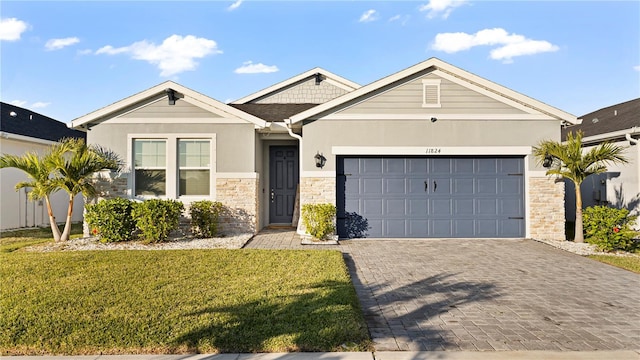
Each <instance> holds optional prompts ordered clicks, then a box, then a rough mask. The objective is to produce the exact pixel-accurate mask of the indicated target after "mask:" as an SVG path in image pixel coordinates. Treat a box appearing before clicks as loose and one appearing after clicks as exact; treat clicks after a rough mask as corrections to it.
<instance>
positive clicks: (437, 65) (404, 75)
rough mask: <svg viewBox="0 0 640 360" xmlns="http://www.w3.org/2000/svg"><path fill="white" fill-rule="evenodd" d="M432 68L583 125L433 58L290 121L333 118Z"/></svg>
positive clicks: (478, 88)
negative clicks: (340, 110) (341, 111)
mask: <svg viewBox="0 0 640 360" xmlns="http://www.w3.org/2000/svg"><path fill="white" fill-rule="evenodd" d="M430 68H431V69H433V72H434V73H437V74H438V75H440V76H443V77H447V78H449V79H450V80H452V81H455V82H458V83H461V84H464V85H465V86H467V87H469V88H472V89H475V90H476V91H479V92H484V93H486V94H488V95H490V96H492V97H494V98H497V99H499V100H500V101H502V102H505V103H508V104H511V105H513V106H516V107H520V108H522V109H524V110H526V111H530V112H531V113H536V112H537V113H542V114H545V116H549V117H551V118H555V119H558V120H561V121H562V122H564V123H569V124H576V123H578V122H579V121H578V120H577V119H576V117H575V116H574V115H571V114H569V113H567V112H564V111H562V110H560V109H557V108H555V107H552V106H550V105H547V104H545V103H543V102H540V101H538V100H535V99H533V98H530V97H528V96H526V95H523V94H521V93H518V92H516V91H513V90H511V89H508V88H506V87H504V86H501V85H498V84H496V83H494V82H491V81H489V80H487V79H484V78H481V77H479V76H477V75H474V74H472V73H470V72H467V71H465V70H462V69H460V68H458V67H455V66H453V65H451V64H448V63H446V62H444V61H442V60H440V59H437V58H430V59H428V60H426V61H423V62H421V63H419V64H416V65H414V66H411V67H409V68H406V69H404V70H402V71H399V72H397V73H395V74H392V75H389V76H387V77H385V78H382V79H380V80H378V81H375V82H372V83H370V84H368V85H365V86H363V87H361V88H359V89H356V90H354V91H352V92H350V93H347V94H345V95H342V96H340V97H338V98H336V99H333V100H331V101H328V102H326V103H324V104H321V105H318V106H316V107H313V108H311V109H309V110H307V111H304V112H302V113H299V114H296V115H294V116H292V117H291V118H289V119H288V120H289V121H290V122H291V123H296V122H299V121H302V120H305V119H313V118H318V117H321V116H322V115H323V114H330V113H332V112H334V111H337V110H339V109H340V108H341V107H344V106H346V105H348V104H352V103H354V102H357V101H358V100H360V99H365V98H367V97H369V96H373V95H375V94H377V93H379V92H380V91H382V90H385V89H387V88H393V87H394V86H396V85H397V84H402V83H403V82H404V81H407V80H410V79H411V78H412V77H414V76H415V75H416V74H418V73H421V72H425V71H427V70H428V69H430Z"/></svg>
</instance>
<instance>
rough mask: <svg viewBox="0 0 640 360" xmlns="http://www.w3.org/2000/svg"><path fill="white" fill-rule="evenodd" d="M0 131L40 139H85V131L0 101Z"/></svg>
mask: <svg viewBox="0 0 640 360" xmlns="http://www.w3.org/2000/svg"><path fill="white" fill-rule="evenodd" d="M0 132H3V133H8V134H14V135H22V136H28V137H32V138H36V139H41V140H48V141H60V140H61V139H63V138H78V139H86V133H84V132H82V131H78V130H73V129H69V128H68V127H67V124H65V123H63V122H61V121H58V120H55V119H52V118H50V117H48V116H44V115H42V114H38V113H37V112H34V111H31V110H28V109H24V108H21V107H19V106H15V105H11V104H7V103H3V102H0Z"/></svg>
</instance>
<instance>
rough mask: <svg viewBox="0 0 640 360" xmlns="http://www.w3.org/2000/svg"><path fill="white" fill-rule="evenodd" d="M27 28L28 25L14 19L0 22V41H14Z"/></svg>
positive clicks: (18, 38)
mask: <svg viewBox="0 0 640 360" xmlns="http://www.w3.org/2000/svg"><path fill="white" fill-rule="evenodd" d="M28 28H29V24H27V23H26V22H24V21H22V20H18V19H16V18H8V19H2V20H0V40H6V41H16V40H20V36H21V35H22V33H23V32H25V31H26V30H27V29H28Z"/></svg>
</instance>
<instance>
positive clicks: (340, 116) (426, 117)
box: [322, 113, 557, 121]
mask: <svg viewBox="0 0 640 360" xmlns="http://www.w3.org/2000/svg"><path fill="white" fill-rule="evenodd" d="M432 117H437V118H438V120H511V121H514V120H516V121H517V120H554V121H555V120H557V119H556V118H553V117H550V116H548V115H545V114H435V113H428V114H341V113H337V114H331V115H328V116H326V117H323V118H322V120H429V119H431V118H432Z"/></svg>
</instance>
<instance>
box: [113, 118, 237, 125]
mask: <svg viewBox="0 0 640 360" xmlns="http://www.w3.org/2000/svg"><path fill="white" fill-rule="evenodd" d="M177 123H180V124H246V123H247V122H246V121H244V120H240V119H237V118H217V117H213V118H120V117H118V118H114V119H111V120H109V124H177Z"/></svg>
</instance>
